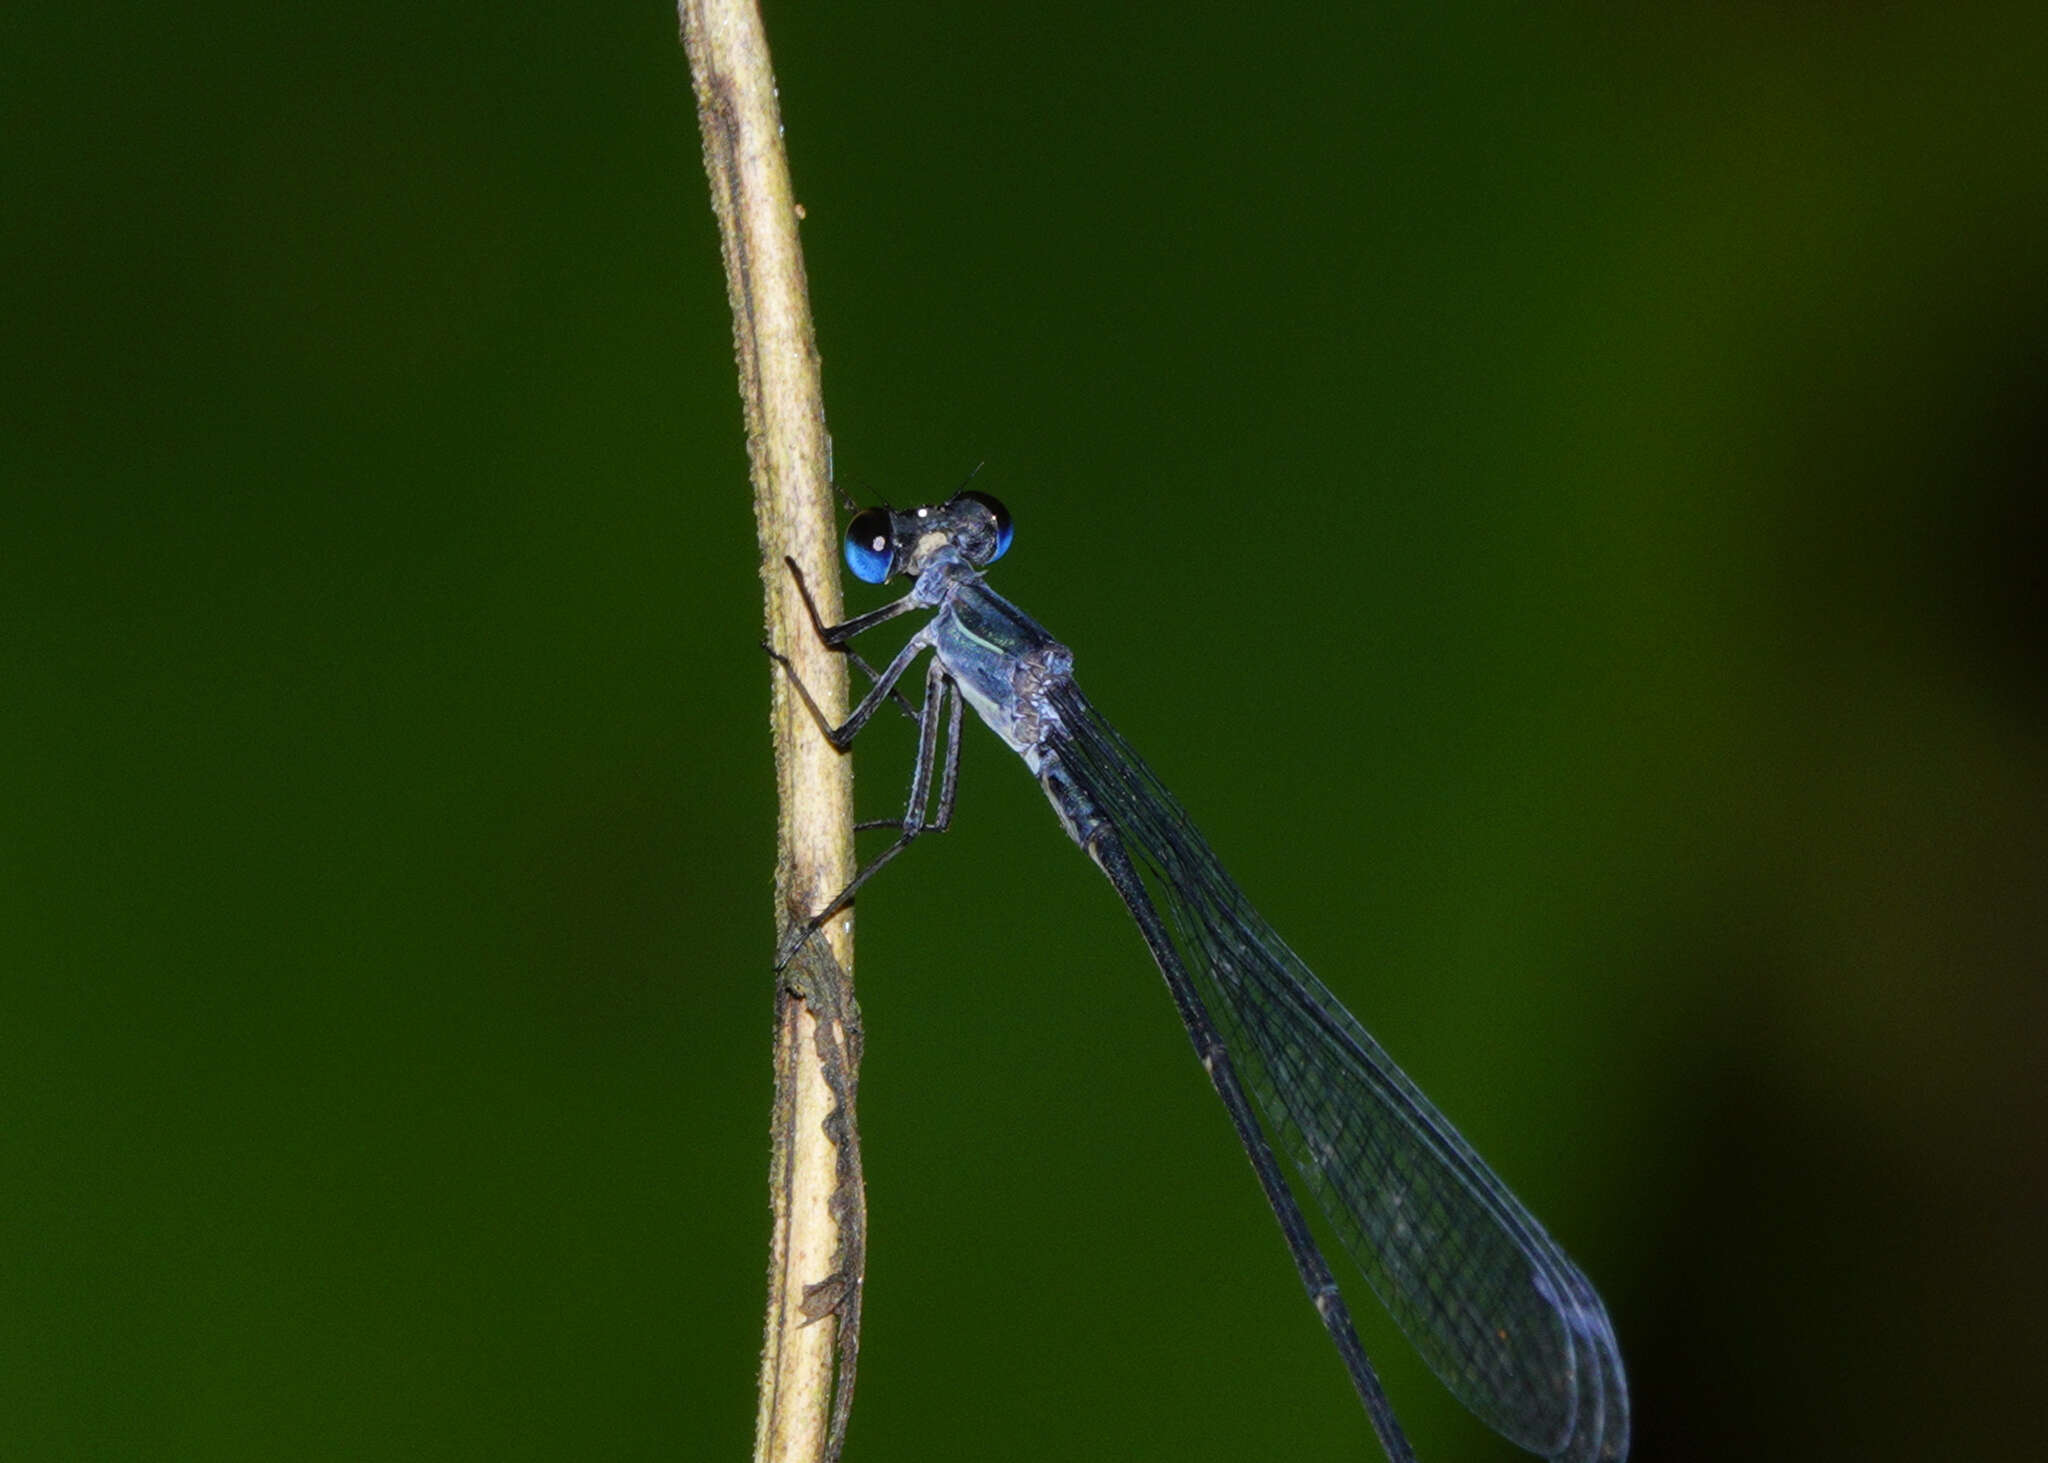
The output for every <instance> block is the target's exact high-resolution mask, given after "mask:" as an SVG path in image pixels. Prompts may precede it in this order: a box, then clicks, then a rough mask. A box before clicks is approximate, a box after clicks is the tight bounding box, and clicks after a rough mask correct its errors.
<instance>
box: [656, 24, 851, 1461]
mask: <svg viewBox="0 0 2048 1463" xmlns="http://www.w3.org/2000/svg"><path fill="white" fill-rule="evenodd" d="M677 9H678V14H679V17H680V19H681V22H682V33H683V44H684V46H685V48H686V49H687V50H688V52H689V57H690V75H691V81H692V85H693V87H694V89H695V92H696V99H697V117H698V125H699V128H700V129H701V131H702V133H703V139H704V170H705V174H706V176H707V177H708V179H709V181H710V188H711V206H712V210H713V212H714V213H716V214H717V216H718V231H719V240H720V248H721V252H722V255H723V258H724V261H725V277H726V293H727V297H728V299H729V301H730V303H731V305H732V317H733V355H734V357H735V360H736V362H737V365H738V368H739V386H740V401H741V403H742V406H743V408H744V410H745V414H746V434H747V459H748V466H749V472H750V475H751V477H752V479H753V485H754V517H755V525H756V528H757V530H758V533H759V536H760V547H761V563H762V586H763V590H764V593H765V596H766V601H767V628H768V636H769V643H770V644H771V645H773V646H775V647H776V648H777V649H778V650H780V651H781V652H782V653H784V654H786V655H787V656H788V657H789V658H790V660H791V661H792V662H793V663H794V664H795V667H796V669H797V671H798V673H799V674H800V675H801V676H802V677H803V680H804V683H805V684H806V685H808V686H810V687H811V688H812V689H813V691H814V693H817V694H820V695H821V696H822V698H823V699H824V701H825V704H827V705H828V706H832V707H838V706H843V705H844V704H845V687H846V677H845V665H844V660H843V658H842V657H840V656H838V655H836V654H834V653H832V652H831V651H830V650H829V649H828V648H827V647H825V646H823V645H821V644H820V643H819V642H818V640H817V637H816V636H815V635H812V634H810V633H809V630H810V622H809V618H808V613H807V611H806V610H805V609H804V607H803V605H802V602H801V600H800V599H799V598H798V597H797V596H796V595H795V594H794V593H793V592H792V590H791V588H790V575H789V573H788V571H787V569H786V568H785V567H784V564H783V560H784V556H785V555H786V556H787V557H788V558H790V559H791V560H793V561H794V562H795V563H797V564H798V565H799V566H800V567H801V569H802V571H803V573H804V574H805V576H806V578H807V579H808V580H809V582H810V583H811V584H812V585H814V586H817V587H818V589H819V590H820V591H821V593H820V595H819V599H820V609H821V611H822V612H824V613H826V614H830V615H837V614H838V613H839V576H838V574H837V572H836V566H837V543H836V539H837V532H836V528H835V525H834V520H833V507H832V498H831V490H830V489H831V485H830V460H831V452H830V442H829V439H828V438H827V436H826V433H825V411H824V405H823V399H822V396H821V393H820V389H819V381H818V354H817V346H816V342H815V338H814V336H813V333H812V330H811V315H810V304H809V300H808V298H807V295H806V289H805V281H804V268H803V252H802V248H801V245H800V244H799V242H798V240H797V233H796V226H797V217H798V214H797V209H796V203H795V199H794V197H793V195H792V193H791V189H790V181H789V164H788V159H787V156H786V154H785V153H784V150H783V145H782V122H781V116H780V113H779V109H778V108H777V105H776V101H775V78H774V74H773V71H772V69H771V66H770V63H769V57H768V44H767V39H766V36H765V34H764V32H763V30H762V26H761V17H760V14H759V11H758V9H757V8H756V6H755V3H754V0H680V3H679V5H678V7H677ZM827 601H829V603H827ZM764 670H767V671H770V672H772V671H773V667H772V665H770V666H765V667H764ZM772 695H773V698H774V699H773V715H772V723H773V728H774V734H775V770H776V785H777V791H778V794H779V796H780V809H781V811H780V819H779V823H778V828H777V834H778V841H777V854H776V867H775V919H776V924H777V930H776V935H777V945H776V947H775V948H777V949H779V948H780V947H781V941H782V939H783V938H784V937H785V936H786V935H787V934H788V932H789V929H790V928H792V927H793V922H801V921H803V920H805V919H808V917H809V916H810V914H811V912H812V911H814V910H816V909H818V908H820V907H821V906H822V904H823V903H824V901H825V900H827V899H829V898H830V897H831V896H832V895H833V894H834V893H835V892H836V891H838V890H840V889H842V888H844V887H845V886H846V883H847V881H848V879H849V878H850V877H851V876H852V873H853V787H852V773H851V769H850V767H849V765H848V762H847V759H846V758H844V757H842V756H840V755H839V754H838V753H836V752H835V751H833V750H832V748H831V746H830V745H829V744H828V743H827V742H826V741H825V739H824V738H823V737H821V736H820V735H818V733H817V729H816V727H815V726H814V724H813V723H812V721H811V719H810V714H809V712H808V711H807V710H806V709H805V708H804V707H803V706H802V705H801V704H800V703H799V702H797V700H796V698H795V697H794V696H793V695H792V694H791V692H790V691H789V689H788V686H787V684H786V678H785V677H783V676H781V675H779V674H776V675H775V676H774V690H773V692H772ZM820 933H821V934H822V935H823V937H824V939H823V941H822V942H821V941H811V942H810V950H811V951H812V952H814V953H812V954H809V955H807V956H806V958H805V960H804V961H803V962H801V965H800V967H793V969H792V970H791V971H789V972H785V975H784V981H783V983H782V984H779V985H778V989H777V992H776V1022H775V1083H776V1096H775V1106H774V1135H773V1158H772V1165H771V1169H770V1186H769V1192H770V1203H771V1206H772V1209H773V1227H772V1237H771V1243H770V1257H769V1265H770V1269H769V1295H768V1318H767V1327H766V1337H765V1340H764V1343H763V1347H762V1356H761V1379H760V1407H759V1412H758V1414H757V1422H756V1432H755V1442H754V1457H755V1458H756V1460H757V1463H797V1460H802V1463H819V1460H830V1459H833V1458H836V1456H837V1455H838V1452H839V1448H840V1445H841V1443H842V1442H843V1441H844V1438H845V1432H846V1420H847V1416H848V1411H849V1409H850V1407H851V1405H852V1396H853V1371H854V1360H855V1357H856V1354H857V1349H858V1346H859V1320H860V1299H861V1275H862V1252H863V1246H862V1239H863V1236H864V1233H865V1218H866V1209H865V1200H864V1198H863V1196H862V1193H861V1187H860V1154H859V1144H858V1141H857V1137H856V1134H855V1129H854V1116H855V1105H854V1096H855V1093H856V1091H857V1090H858V1066H859V1061H860V1026H859V1020H858V1014H857V1011H856V1008H855V1006H854V1004H853V993H852V986H851V974H850V973H851V971H852V968H853V965H852V961H853V949H852V941H851V937H850V933H849V931H848V929H847V922H846V921H844V920H835V921H833V922H832V924H831V926H830V927H829V928H827V929H824V930H822V931H821V932H820ZM835 1382H836V1385H835Z"/></svg>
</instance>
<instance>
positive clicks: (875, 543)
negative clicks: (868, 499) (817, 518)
mask: <svg viewBox="0 0 2048 1463" xmlns="http://www.w3.org/2000/svg"><path fill="white" fill-rule="evenodd" d="M895 560H896V545H895V540H894V532H893V528H892V525H891V524H890V522H889V510H888V509H887V508H867V509H863V510H862V511H861V512H859V513H856V514H854V515H853V522H851V523H849V524H847V525H846V567H847V568H849V569H851V570H852V571H853V577H854V578H856V579H858V580H860V581H861V583H863V584H880V583H882V582H883V581H884V580H886V579H887V578H888V577H889V566H890V565H891V564H893V563H894V562H895Z"/></svg>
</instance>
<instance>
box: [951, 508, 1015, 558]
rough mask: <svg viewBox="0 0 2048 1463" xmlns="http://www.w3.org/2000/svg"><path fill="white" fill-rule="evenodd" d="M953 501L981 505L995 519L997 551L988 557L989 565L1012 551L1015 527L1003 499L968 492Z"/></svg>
mask: <svg viewBox="0 0 2048 1463" xmlns="http://www.w3.org/2000/svg"><path fill="white" fill-rule="evenodd" d="M953 501H954V502H956V503H979V504H980V505H981V506H982V507H984V508H986V509H988V511H989V516H990V517H992V518H994V519H995V521H996V551H995V552H994V553H992V554H990V555H989V556H988V562H989V563H991V564H993V563H994V562H995V561H996V560H998V559H1000V558H1001V557H1002V556H1003V555H1004V554H1007V553H1008V552H1009V551H1010V535H1011V533H1012V532H1013V531H1014V526H1013V525H1012V524H1011V522H1010V510H1009V509H1007V508H1005V507H1004V506H1003V500H1002V499H1001V498H997V497H994V496H993V495H991V494H988V493H974V492H968V493H962V494H961V495H960V496H959V497H958V498H956V499H954V500H953Z"/></svg>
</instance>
